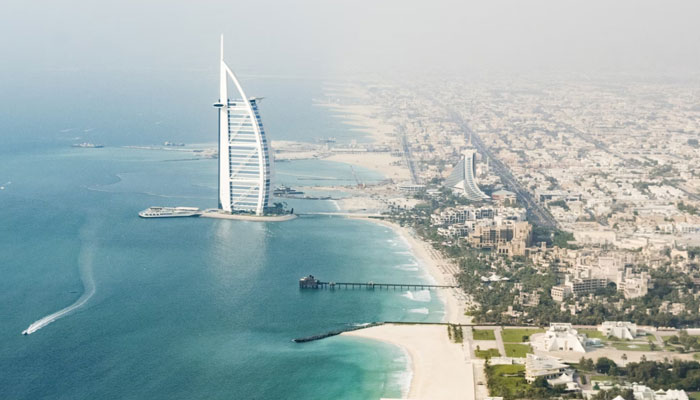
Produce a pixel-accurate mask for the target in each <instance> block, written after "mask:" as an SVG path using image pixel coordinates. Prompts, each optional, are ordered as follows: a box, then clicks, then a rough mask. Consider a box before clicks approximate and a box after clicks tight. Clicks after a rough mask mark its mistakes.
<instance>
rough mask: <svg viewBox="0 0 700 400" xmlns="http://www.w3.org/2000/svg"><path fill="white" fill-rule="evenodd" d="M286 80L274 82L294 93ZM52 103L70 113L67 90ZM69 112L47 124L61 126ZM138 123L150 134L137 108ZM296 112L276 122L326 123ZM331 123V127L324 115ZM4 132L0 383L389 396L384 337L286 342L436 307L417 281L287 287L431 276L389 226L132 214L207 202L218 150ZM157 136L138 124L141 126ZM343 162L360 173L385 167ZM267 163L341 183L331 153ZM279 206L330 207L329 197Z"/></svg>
mask: <svg viewBox="0 0 700 400" xmlns="http://www.w3.org/2000/svg"><path fill="white" fill-rule="evenodd" d="M293 89H294V88H290V87H288V88H286V91H287V92H290V93H291V92H293V93H298V92H296V91H295V90H293ZM278 93H285V90H282V89H279V90H278ZM301 93H303V92H301ZM280 96H281V95H280ZM300 96H306V97H309V94H308V93H307V94H305V95H300ZM271 104H272V105H271V106H270V107H271V110H270V111H269V113H267V114H266V110H265V109H263V120H264V121H265V123H266V124H267V126H268V131H269V132H270V136H271V137H272V138H273V139H274V138H275V137H276V136H275V134H276V132H275V130H273V129H272V128H271V127H273V126H278V127H279V126H282V125H283V124H282V122H283V121H280V120H279V118H282V117H281V116H283V115H285V112H287V111H285V110H279V109H276V108H275V107H276V106H274V104H275V103H274V102H271ZM306 104H307V105H306V106H305V107H307V108H312V109H313V110H306V112H307V113H310V114H313V113H318V112H320V111H319V110H318V109H316V108H314V107H311V106H310V104H311V103H310V102H309V103H306ZM124 107H125V108H128V107H127V106H124ZM298 107H302V106H298ZM302 108H303V107H302ZM61 110H62V112H70V111H71V110H73V112H74V113H75V114H78V115H79V114H80V113H78V111H77V110H75V109H71V107H70V106H69V105H65V104H64V105H62V106H61ZM193 114H196V113H194V112H193ZM69 115H70V114H67V115H66V116H64V117H63V120H62V122H65V124H59V125H57V126H69V125H70V124H69V123H68V121H67V120H68V119H70V117H69ZM3 118H5V119H7V118H8V117H7V116H4V117H3ZM15 118H21V113H18V114H17V116H16V117H15ZM51 118H52V119H55V120H59V119H61V117H59V116H56V115H52V116H51ZM134 118H136V119H138V118H137V117H134ZM327 118H328V119H327V120H326V121H328V123H329V124H330V125H332V121H334V120H333V119H332V118H331V117H327ZM77 119H80V118H77ZM140 121H141V125H140V126H141V127H142V129H143V131H144V132H150V131H149V129H150V128H149V127H150V122H149V121H150V120H148V121H147V122H144V119H143V118H141V119H140ZM305 122H306V120H303V119H302V120H299V121H295V122H294V124H295V125H296V128H295V129H294V130H292V129H290V130H289V131H290V132H297V134H298V135H302V134H301V133H299V132H307V133H306V135H307V136H306V137H301V139H306V140H309V138H313V137H314V136H328V135H326V134H322V135H317V133H316V132H313V129H314V125H313V124H310V126H311V128H309V130H307V129H305V128H304V124H305ZM13 124H14V125H13V126H21V124H19V123H17V122H16V121H15V122H14V123H13ZM127 124H136V123H135V122H128V123H127ZM74 125H75V126H79V125H80V126H82V125H81V124H78V123H75V124H74ZM316 128H318V126H316ZM22 129H38V131H37V132H43V133H44V134H45V135H48V134H49V133H50V132H54V130H53V129H54V128H53V127H51V128H42V129H43V130H42V129H40V128H36V127H34V128H30V127H25V128H22ZM333 129H335V130H336V131H338V132H340V131H342V130H343V129H344V128H343V127H342V125H338V124H337V123H336V125H335V126H334V127H333ZM96 131H97V129H96ZM13 132H14V133H13ZM17 132H19V131H11V132H10V131H4V132H3V135H6V137H5V138H11V139H8V140H7V142H8V143H12V145H11V146H6V147H4V148H2V149H0V185H1V186H4V190H0V273H1V274H2V279H0V398H2V399H6V398H7V399H94V398H104V399H191V398H207V399H239V398H240V399H249V398H251V399H252V398H255V399H268V398H269V399H272V398H275V399H277V398H279V399H286V398H290V399H292V398H295V399H296V398H305V399H314V398H319V399H320V398H347V399H365V398H378V397H380V396H389V397H391V396H399V395H400V394H401V390H402V387H405V384H406V382H407V375H406V367H407V365H406V358H405V355H404V354H403V352H402V351H401V350H399V349H397V348H395V347H392V346H388V345H384V344H381V343H377V342H373V341H367V340H360V339H351V338H345V337H334V338H330V339H326V340H323V341H319V342H313V343H307V344H295V343H292V342H291V339H292V338H294V337H299V336H305V335H313V334H318V333H322V332H325V331H328V330H333V329H338V328H342V327H345V326H348V325H352V324H358V323H365V322H370V321H379V320H415V321H423V320H433V321H434V320H439V319H441V318H442V314H441V312H442V305H441V304H440V302H439V301H438V300H437V299H435V298H434V297H430V294H429V293H427V292H418V293H410V294H408V293H405V292H401V291H374V292H370V291H365V290H354V291H353V290H347V291H345V290H342V291H335V292H331V291H300V290H299V289H298V286H297V280H298V279H299V277H301V276H303V275H306V274H309V273H313V274H315V275H317V276H318V277H320V278H322V279H328V280H353V281H369V280H373V281H393V280H400V281H416V280H424V279H427V278H426V276H425V274H424V272H423V271H422V270H421V269H420V268H419V267H418V265H417V264H416V262H415V259H414V258H413V256H412V255H411V254H410V252H409V251H408V250H409V249H408V247H407V246H406V244H405V243H404V242H403V241H402V240H401V238H400V237H398V236H397V235H396V234H395V233H394V232H392V231H391V230H389V229H387V228H385V227H383V226H380V225H375V224H373V223H370V222H365V221H357V220H347V219H342V218H329V217H305V218H298V219H296V220H293V221H289V222H285V223H254V222H244V221H224V220H210V219H169V220H143V219H139V218H138V217H137V212H138V211H139V210H141V209H144V208H146V207H148V206H151V205H194V206H199V207H213V206H215V204H216V199H215V184H216V182H215V179H216V169H215V161H213V160H189V156H188V155H186V154H181V153H176V152H165V151H145V150H132V149H121V148H116V147H106V148H104V149H75V148H70V147H68V146H67V143H65V141H64V140H63V139H61V140H53V139H52V140H47V142H46V143H42V144H41V145H34V144H35V143H36V140H34V139H31V140H30V139H26V140H24V139H22V137H18V136H17V135H18V133H17ZM47 132H49V133H47ZM308 132H311V133H308ZM95 135H97V134H95ZM101 135H104V140H101V142H105V143H109V141H110V140H112V141H113V142H114V143H123V142H125V139H124V138H123V137H118V135H116V133H108V132H104V131H103V132H102V133H101ZM290 135H291V133H290ZM348 135H350V133H348ZM336 136H339V135H336ZM5 138H3V140H4V139H5ZM168 138H169V137H166V136H162V135H161V136H159V135H157V134H155V133H153V132H150V133H149V134H147V135H145V137H144V138H141V141H142V142H145V143H157V142H159V141H162V140H166V139H168ZM286 138H287V139H289V137H286ZM190 139H191V140H196V139H197V138H196V137H194V136H193V137H191V138H190ZM135 142H136V141H135ZM137 144H138V143H137ZM356 170H357V171H358V173H359V174H361V175H362V177H363V179H364V180H365V181H371V180H379V179H381V176H378V175H377V174H375V173H373V172H371V171H367V170H363V169H361V168H356ZM276 171H277V175H278V177H279V181H283V182H285V183H289V184H294V183H295V182H304V183H303V184H306V185H313V184H318V185H329V184H335V185H339V184H346V183H352V175H351V173H350V171H349V167H348V166H346V165H343V164H335V163H328V162H309V161H300V162H290V163H280V164H278V165H277V166H276ZM319 171H323V174H320V173H319ZM300 177H303V181H300ZM318 178H321V179H320V180H314V179H318ZM328 178H332V180H328ZM331 182H332V183H331ZM297 184H302V183H297ZM290 205H291V206H294V207H295V208H296V209H298V210H302V211H303V210H319V211H325V210H333V209H335V205H334V204H333V203H331V202H326V201H290ZM85 279H89V280H90V282H94V285H95V288H96V290H95V294H94V296H92V297H91V298H90V299H89V300H88V301H87V303H86V304H85V305H84V306H83V307H81V308H79V309H77V310H75V311H74V312H72V313H70V314H68V315H66V316H64V317H63V318H61V319H58V320H57V321H55V322H53V323H51V324H49V325H47V326H45V327H44V328H42V329H40V330H38V331H37V332H35V333H34V334H32V335H30V336H22V335H21V334H20V332H21V331H22V330H24V329H26V328H27V327H28V326H29V324H31V323H32V322H34V321H36V320H38V319H40V318H41V317H43V316H45V315H47V314H50V313H53V312H55V311H57V310H59V309H62V308H64V307H66V306H68V305H70V304H71V303H73V302H74V301H76V300H77V299H78V298H79V297H80V296H81V294H82V293H83V290H84V285H83V280H85Z"/></svg>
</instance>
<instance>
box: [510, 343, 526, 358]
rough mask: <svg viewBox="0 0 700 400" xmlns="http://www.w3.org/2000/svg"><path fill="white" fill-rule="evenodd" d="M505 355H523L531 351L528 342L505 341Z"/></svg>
mask: <svg viewBox="0 0 700 400" xmlns="http://www.w3.org/2000/svg"><path fill="white" fill-rule="evenodd" d="M505 348H506V356H507V357H525V355H526V354H527V353H532V349H531V348H530V345H528V344H519V343H505Z"/></svg>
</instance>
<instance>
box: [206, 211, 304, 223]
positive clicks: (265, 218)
mask: <svg viewBox="0 0 700 400" xmlns="http://www.w3.org/2000/svg"><path fill="white" fill-rule="evenodd" d="M199 218H216V219H235V220H239V221H255V222H282V221H291V220H293V219H295V218H297V215H296V214H284V215H261V216H257V215H242V214H223V213H216V212H203V213H202V214H201V215H199Z"/></svg>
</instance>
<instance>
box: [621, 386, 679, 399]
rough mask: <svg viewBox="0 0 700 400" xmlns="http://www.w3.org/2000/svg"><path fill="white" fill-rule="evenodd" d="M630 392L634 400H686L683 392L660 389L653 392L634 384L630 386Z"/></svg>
mask: <svg viewBox="0 0 700 400" xmlns="http://www.w3.org/2000/svg"><path fill="white" fill-rule="evenodd" d="M632 391H633V392H634V399H635V400H688V395H687V394H686V393H685V390H675V389H669V390H662V389H660V390H656V391H654V390H653V389H651V388H649V387H647V386H644V385H637V384H636V383H635V384H633V385H632Z"/></svg>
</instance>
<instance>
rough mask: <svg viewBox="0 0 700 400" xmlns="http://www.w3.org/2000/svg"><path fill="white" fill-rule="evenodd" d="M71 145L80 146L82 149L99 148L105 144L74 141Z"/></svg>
mask: <svg viewBox="0 0 700 400" xmlns="http://www.w3.org/2000/svg"><path fill="white" fill-rule="evenodd" d="M71 147H82V148H84V149H101V148H103V147H105V146H104V145H103V144H95V143H89V142H83V143H75V144H73V145H71Z"/></svg>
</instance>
